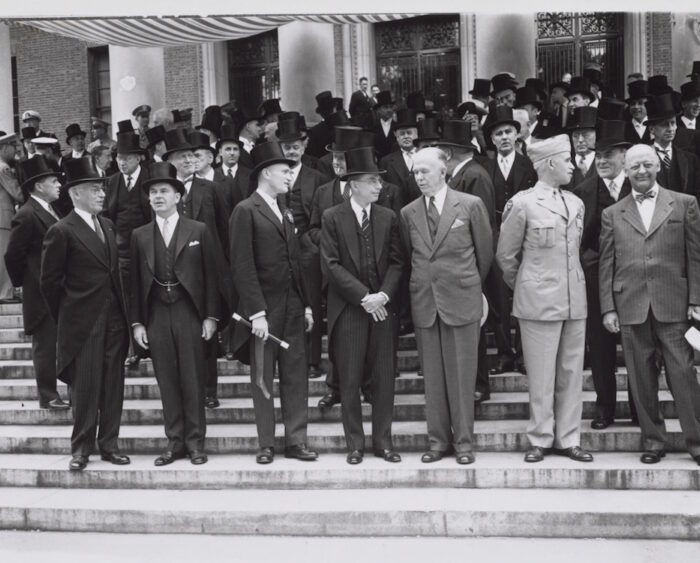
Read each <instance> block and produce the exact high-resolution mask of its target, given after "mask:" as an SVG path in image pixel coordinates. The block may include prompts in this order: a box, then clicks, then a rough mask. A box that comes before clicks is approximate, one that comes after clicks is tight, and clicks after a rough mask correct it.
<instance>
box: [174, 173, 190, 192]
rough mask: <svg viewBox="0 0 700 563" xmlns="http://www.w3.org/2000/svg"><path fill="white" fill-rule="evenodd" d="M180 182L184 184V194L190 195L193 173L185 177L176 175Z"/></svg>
mask: <svg viewBox="0 0 700 563" xmlns="http://www.w3.org/2000/svg"><path fill="white" fill-rule="evenodd" d="M177 179H178V180H180V181H181V182H182V184H183V185H184V186H185V196H188V195H190V190H191V189H192V180H194V174H192V176H188V177H187V178H184V179H183V178H180V177H179V176H178V178H177Z"/></svg>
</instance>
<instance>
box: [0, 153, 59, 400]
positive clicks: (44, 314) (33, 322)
mask: <svg viewBox="0 0 700 563" xmlns="http://www.w3.org/2000/svg"><path fill="white" fill-rule="evenodd" d="M17 166H18V171H19V173H20V176H21V177H22V178H24V181H23V183H22V189H23V190H24V191H25V192H26V193H28V194H29V197H28V198H27V202H26V203H25V204H24V205H23V206H22V207H21V208H20V210H19V211H18V212H17V213H16V214H15V216H14V217H13V219H12V231H11V232H10V241H9V244H8V246H7V251H6V252H5V265H6V267H7V273H8V274H9V276H10V279H11V280H12V285H14V286H15V287H22V297H23V299H22V315H23V320H24V333H25V334H28V335H30V336H31V337H32V363H33V364H34V374H35V377H36V387H37V392H38V394H39V406H40V407H41V408H42V409H55V410H65V409H68V408H70V407H69V406H68V405H67V404H66V403H64V402H63V401H62V400H61V397H60V396H59V394H58V391H57V390H56V322H55V321H54V319H53V317H51V314H50V313H49V309H48V307H47V306H46V302H45V301H44V298H43V297H42V296H41V291H40V289H39V278H40V273H41V247H42V244H43V241H44V235H46V231H47V229H48V228H49V227H50V226H51V225H53V224H54V223H56V221H58V220H59V217H58V214H57V213H56V211H55V210H54V209H53V207H51V203H53V202H54V201H56V200H57V199H58V195H59V191H60V188H61V183H60V182H59V181H58V177H57V176H56V173H55V172H54V171H53V170H52V169H51V168H49V166H48V164H47V163H46V160H45V159H44V157H43V156H41V155H37V156H35V157H34V158H30V159H29V160H25V161H23V162H20V163H19V164H18V165H17Z"/></svg>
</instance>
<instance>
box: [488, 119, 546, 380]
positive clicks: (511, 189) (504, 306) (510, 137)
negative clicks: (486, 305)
mask: <svg viewBox="0 0 700 563" xmlns="http://www.w3.org/2000/svg"><path fill="white" fill-rule="evenodd" d="M519 131H520V123H519V122H517V121H516V120H514V119H513V110H512V109H510V108H509V107H507V106H497V107H495V108H494V109H493V111H492V112H491V114H490V115H489V126H488V127H487V128H486V130H485V131H484V133H485V135H486V137H487V138H489V139H490V140H491V142H492V143H493V144H494V146H495V148H496V156H495V158H493V159H491V160H487V161H485V162H484V168H485V169H486V172H487V173H488V175H489V177H490V178H491V182H493V187H494V196H495V197H494V204H495V205H494V207H495V214H496V222H495V227H496V231H495V233H498V231H499V229H500V226H501V218H502V215H503V210H504V208H505V205H506V202H507V201H508V200H509V199H510V198H511V197H513V196H514V195H515V194H516V193H518V192H520V191H523V190H527V189H529V188H531V187H532V186H534V185H535V183H536V182H537V173H536V172H535V169H534V168H533V167H532V162H531V161H530V159H529V158H527V157H526V156H523V155H521V154H518V153H517V151H516V150H515V141H516V139H517V136H518V132H519ZM492 277H493V283H490V284H489V290H490V291H491V292H492V295H491V301H490V304H491V305H492V306H493V307H492V308H493V313H494V315H495V317H496V318H497V319H499V322H500V326H501V329H500V331H497V334H499V333H500V334H502V335H503V338H504V339H505V341H504V342H503V343H502V344H500V345H499V350H498V360H497V362H496V365H495V366H494V367H493V369H492V370H491V372H492V373H494V374H498V373H503V372H504V371H509V370H512V369H513V368H517V369H521V370H522V369H523V367H524V366H522V365H517V366H516V365H515V353H514V352H513V347H512V345H511V323H510V311H511V306H510V301H511V295H512V293H511V290H510V288H509V287H508V286H507V284H506V283H505V282H504V281H503V273H502V272H501V270H500V267H499V265H498V264H497V263H494V266H493V274H492ZM518 363H519V364H521V362H518Z"/></svg>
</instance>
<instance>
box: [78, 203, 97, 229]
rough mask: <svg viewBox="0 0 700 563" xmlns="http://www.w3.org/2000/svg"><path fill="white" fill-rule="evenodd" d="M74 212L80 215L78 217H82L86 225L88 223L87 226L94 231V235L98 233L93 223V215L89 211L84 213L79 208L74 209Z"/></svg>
mask: <svg viewBox="0 0 700 563" xmlns="http://www.w3.org/2000/svg"><path fill="white" fill-rule="evenodd" d="M74 211H75V212H76V213H77V214H78V217H80V218H81V219H82V220H83V221H85V223H87V226H88V227H90V228H91V229H92V232H93V233H97V231H96V230H95V224H94V223H93V222H92V214H91V213H88V212H87V211H83V210H82V209H78V208H77V207H75V208H74Z"/></svg>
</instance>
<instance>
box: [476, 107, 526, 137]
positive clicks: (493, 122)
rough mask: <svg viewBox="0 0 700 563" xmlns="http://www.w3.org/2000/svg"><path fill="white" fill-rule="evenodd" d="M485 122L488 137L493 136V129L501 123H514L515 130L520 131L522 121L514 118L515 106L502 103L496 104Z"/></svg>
mask: <svg viewBox="0 0 700 563" xmlns="http://www.w3.org/2000/svg"><path fill="white" fill-rule="evenodd" d="M486 121H487V122H486V123H484V129H485V131H484V132H485V133H486V136H487V137H490V136H491V131H493V130H494V129H495V128H496V127H498V126H499V125H512V126H513V127H515V130H516V131H517V132H518V133H520V122H519V121H517V120H515V119H513V108H511V107H509V106H506V105H502V106H496V107H494V108H493V109H492V111H491V112H490V113H489V116H488V118H487V120H486Z"/></svg>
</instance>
